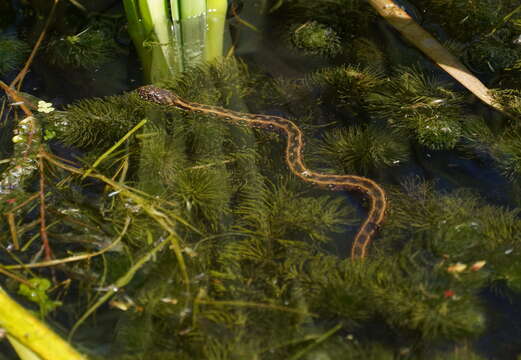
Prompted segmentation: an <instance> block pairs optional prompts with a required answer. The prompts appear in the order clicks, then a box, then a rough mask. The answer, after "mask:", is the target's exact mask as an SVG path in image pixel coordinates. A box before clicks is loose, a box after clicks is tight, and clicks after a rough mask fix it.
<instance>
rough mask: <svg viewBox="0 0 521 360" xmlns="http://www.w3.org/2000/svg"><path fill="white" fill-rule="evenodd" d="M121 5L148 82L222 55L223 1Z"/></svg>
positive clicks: (129, 0)
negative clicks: (123, 7)
mask: <svg viewBox="0 0 521 360" xmlns="http://www.w3.org/2000/svg"><path fill="white" fill-rule="evenodd" d="M123 5H124V6H125V11H126V14H127V19H128V22H129V33H130V35H131V37H132V40H133V42H134V45H135V47H136V49H137V52H138V54H139V57H140V59H141V61H142V63H143V65H144V68H145V76H146V77H147V78H148V79H149V80H151V81H156V80H159V79H164V78H166V77H168V76H172V75H174V74H178V73H179V72H180V71H182V70H183V69H184V68H185V67H187V66H191V65H195V64H196V63H198V62H202V61H211V60H214V59H216V58H218V57H220V56H222V52H223V33H224V19H225V16H226V9H227V2H226V1H225V0H190V1H184V0H179V1H178V0H171V1H170V2H168V1H166V0H164V1H160V2H153V1H136V0H125V1H124V2H123Z"/></svg>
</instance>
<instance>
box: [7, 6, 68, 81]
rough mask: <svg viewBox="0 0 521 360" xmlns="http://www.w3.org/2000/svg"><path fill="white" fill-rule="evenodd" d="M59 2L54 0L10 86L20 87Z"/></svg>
mask: <svg viewBox="0 0 521 360" xmlns="http://www.w3.org/2000/svg"><path fill="white" fill-rule="evenodd" d="M59 2H60V0H54V3H53V4H52V8H51V11H50V12H49V15H48V16H47V21H46V22H45V25H44V26H43V30H42V32H41V33H40V36H38V39H37V40H36V43H35V44H34V46H33V50H32V51H31V54H30V55H29V58H28V59H27V61H26V62H25V65H24V67H23V68H22V70H21V71H20V72H19V73H18V75H16V78H15V79H14V80H13V81H12V82H11V84H10V85H11V87H13V88H14V87H17V89H18V90H20V88H21V86H22V82H23V81H24V78H25V75H26V74H27V72H28V71H29V67H30V66H31V64H32V63H33V60H34V57H35V56H36V53H37V52H38V49H39V48H40V45H41V44H42V41H43V39H44V38H45V34H46V33H47V30H48V29H49V26H50V25H51V22H52V19H53V18H54V12H55V11H56V7H57V6H58V3H59Z"/></svg>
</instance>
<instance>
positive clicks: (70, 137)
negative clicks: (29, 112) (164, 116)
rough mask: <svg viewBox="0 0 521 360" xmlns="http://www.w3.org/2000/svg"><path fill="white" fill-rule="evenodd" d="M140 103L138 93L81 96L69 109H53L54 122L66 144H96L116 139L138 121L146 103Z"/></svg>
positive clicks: (52, 117) (111, 141) (88, 145)
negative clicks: (101, 97)
mask: <svg viewBox="0 0 521 360" xmlns="http://www.w3.org/2000/svg"><path fill="white" fill-rule="evenodd" d="M137 106H138V105H137V98H136V96H135V95H134V94H128V95H124V96H114V97H109V98H105V99H86V100H81V101H78V102H77V103H75V104H73V105H70V106H69V107H68V108H67V111H66V112H53V113H52V114H51V115H50V116H51V118H50V124H51V126H53V127H54V128H55V129H56V131H57V132H59V137H60V140H61V141H63V142H65V143H66V144H69V145H75V146H78V147H86V148H93V147H96V146H101V145H104V144H112V143H114V142H116V141H117V140H118V139H119V138H121V137H122V136H123V135H125V134H126V133H127V131H128V130H129V129H130V128H132V127H133V126H134V125H135V124H137V123H138V122H139V120H140V119H139V114H140V112H139V111H138V110H139V109H143V105H141V107H139V108H138V107H137ZM108 147H110V146H107V148H108Z"/></svg>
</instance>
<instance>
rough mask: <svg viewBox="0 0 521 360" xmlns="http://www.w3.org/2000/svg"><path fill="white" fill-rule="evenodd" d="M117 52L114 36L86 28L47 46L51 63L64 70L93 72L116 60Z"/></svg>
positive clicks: (53, 41)
mask: <svg viewBox="0 0 521 360" xmlns="http://www.w3.org/2000/svg"><path fill="white" fill-rule="evenodd" d="M117 52H118V48H117V45H116V43H115V41H114V40H113V38H112V34H109V33H107V30H106V29H103V28H96V27H89V28H86V29H85V30H83V31H81V32H79V33H78V34H73V35H68V36H60V37H55V38H53V39H51V40H50V41H49V42H48V44H47V45H46V53H47V54H48V56H49V57H48V58H49V60H50V62H51V63H53V64H55V65H58V66H60V67H63V68H67V67H72V68H82V69H89V70H92V69H94V68H96V67H99V66H102V65H104V64H106V63H107V62H109V61H110V60H112V59H114V58H115V56H116V54H117Z"/></svg>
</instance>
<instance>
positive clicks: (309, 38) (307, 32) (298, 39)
mask: <svg viewBox="0 0 521 360" xmlns="http://www.w3.org/2000/svg"><path fill="white" fill-rule="evenodd" d="M291 34H292V36H291V43H292V44H293V46H295V47H296V48H297V49H300V50H302V51H304V52H305V53H307V54H314V55H325V56H334V55H336V54H338V53H339V52H340V50H341V47H340V39H339V37H338V36H337V35H336V34H335V32H334V30H333V29H331V28H329V27H327V26H324V25H322V24H319V23H317V22H316V21H312V22H307V23H305V24H301V25H298V26H296V28H295V29H292V31H291Z"/></svg>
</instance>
